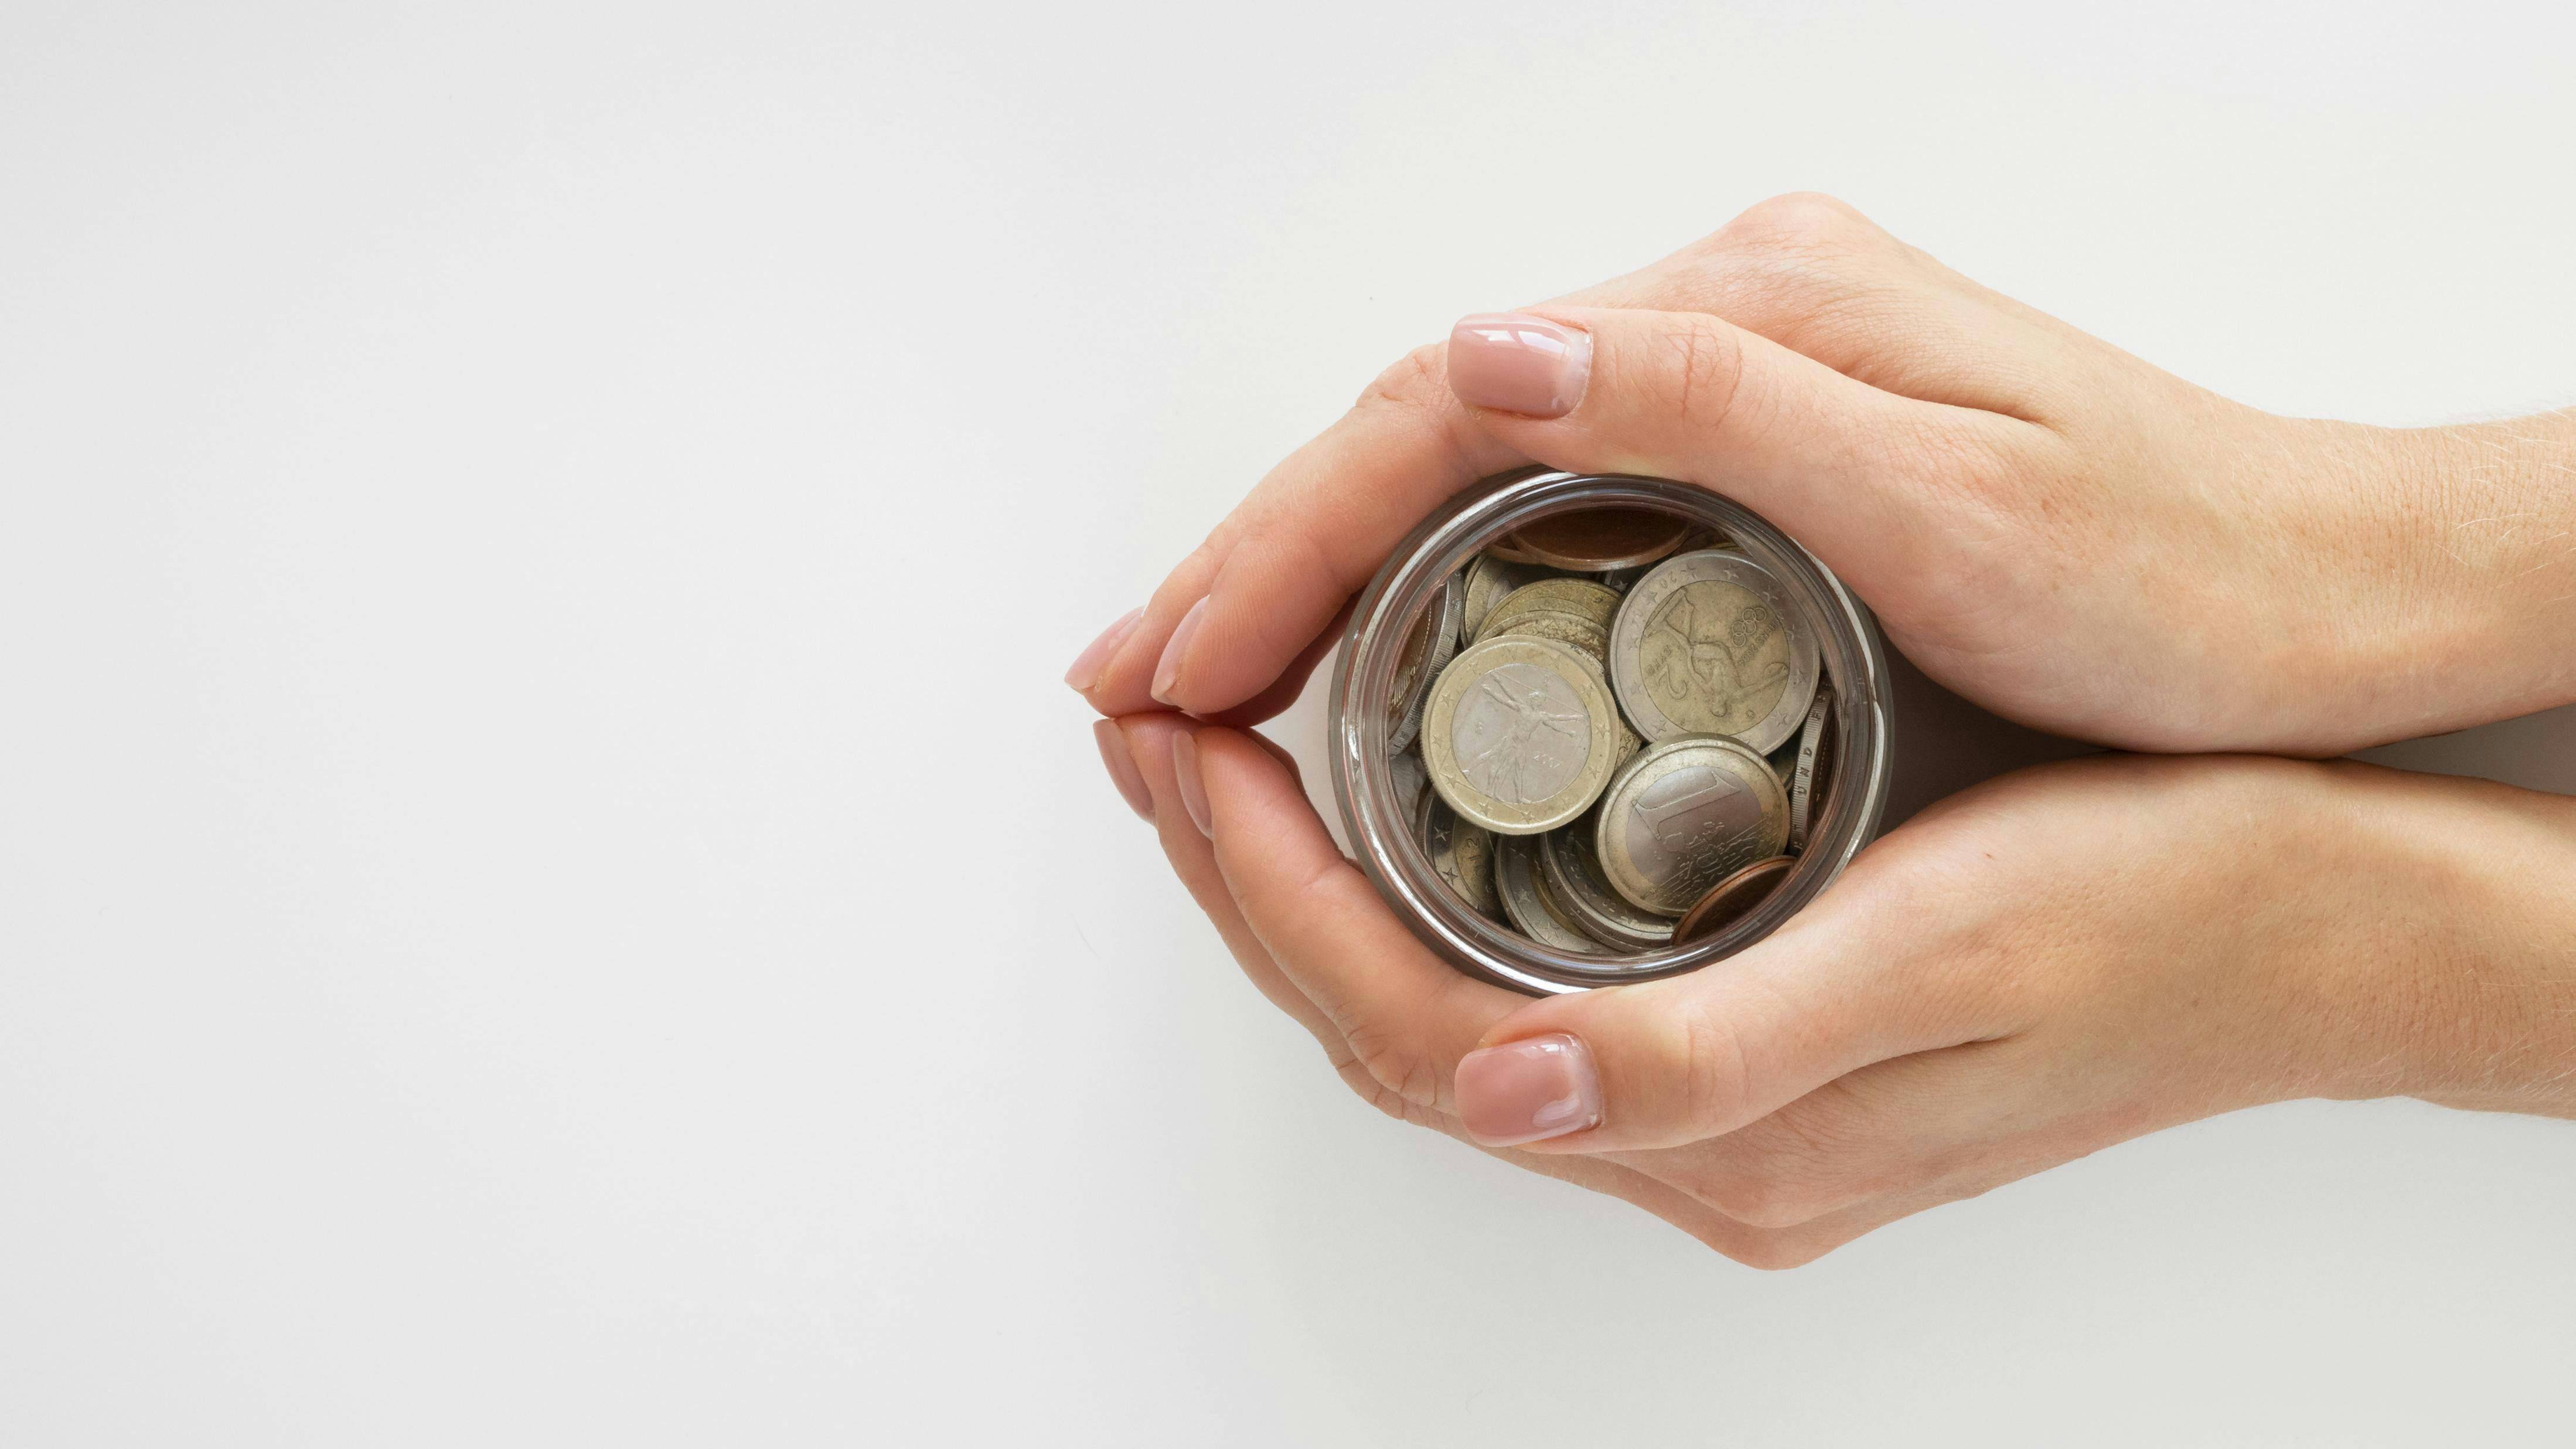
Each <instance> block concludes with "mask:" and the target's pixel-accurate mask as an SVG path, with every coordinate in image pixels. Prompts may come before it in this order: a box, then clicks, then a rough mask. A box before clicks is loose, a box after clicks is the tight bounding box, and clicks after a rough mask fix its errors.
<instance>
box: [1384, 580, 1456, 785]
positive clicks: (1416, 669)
mask: <svg viewBox="0 0 2576 1449" xmlns="http://www.w3.org/2000/svg"><path fill="white" fill-rule="evenodd" d="M1466 607H1467V576H1466V574H1465V573H1464V572H1463V571H1461V572H1459V573H1454V574H1451V575H1450V576H1449V577H1448V578H1447V579H1445V580H1443V581H1442V583H1441V585H1440V592H1438V593H1436V594H1433V595H1432V596H1431V601H1430V602H1429V603H1427V604H1425V605H1424V606H1423V609H1422V617H1420V618H1418V619H1416V620H1414V621H1413V630H1412V632H1411V633H1408V634H1407V635H1405V636H1404V649H1403V652H1401V653H1399V654H1398V655H1396V658H1395V684H1394V687H1393V688H1392V689H1391V690H1389V691H1388V693H1387V717H1386V747H1387V748H1388V749H1390V750H1400V749H1403V748H1404V747H1405V746H1406V745H1409V744H1411V743H1413V737H1414V736H1415V735H1417V734H1419V733H1421V731H1422V705H1423V701H1424V700H1426V699H1428V698H1429V697H1430V695H1431V682H1432V681H1433V680H1434V679H1437V678H1438V677H1439V675H1440V670H1441V668H1442V667H1443V666H1445V665H1446V664H1448V662H1449V660H1450V658H1451V657H1452V656H1454V655H1455V654H1456V653H1457V652H1458V618H1459V615H1460V614H1461V613H1463V612H1464V611H1465V610H1466Z"/></svg>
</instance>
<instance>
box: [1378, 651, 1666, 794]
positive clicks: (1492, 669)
mask: <svg viewBox="0 0 2576 1449" xmlns="http://www.w3.org/2000/svg"><path fill="white" fill-rule="evenodd" d="M1620 733H1621V731H1620V729H1619V710H1618V706H1616V705H1614V704H1612V703H1611V702H1610V691H1609V690H1608V689H1607V688H1606V687H1605V686H1604V685H1603V684H1602V682H1601V677H1600V675H1598V674H1597V673H1595V672H1594V671H1593V667H1592V664H1591V663H1590V661H1588V660H1586V659H1585V658H1584V657H1583V656H1582V655H1581V654H1580V653H1578V652H1576V651H1575V650H1573V649H1571V648H1569V647H1567V646H1566V645H1563V644H1559V643H1557V642H1555V641H1554V640H1552V639H1530V638H1524V637H1522V636H1520V635H1517V634H1506V635H1503V636H1502V637H1500V638H1495V639H1488V640H1485V641H1484V642H1483V643H1481V644H1478V645H1475V646H1474V647H1472V648H1470V649H1468V650H1467V651H1466V652H1465V653H1463V654H1460V655H1459V656H1458V657H1457V659H1456V660H1454V661H1452V662H1451V663H1450V665H1449V667H1448V668H1447V669H1445V670H1443V671H1441V674H1440V679H1439V682H1438V683H1437V684H1435V685H1433V686H1432V689H1431V701H1430V704H1429V706H1428V707H1427V708H1426V709H1425V710H1424V713H1423V723H1422V763H1423V764H1424V765H1426V766H1428V767H1429V768H1430V771H1431V788H1432V789H1434V790H1437V791H1439V792H1440V798H1442V799H1443V800H1446V801H1448V802H1449V804H1450V807H1451V808H1453V809H1455V810H1456V811H1457V812H1458V813H1459V814H1460V815H1462V816H1464V817H1465V818H1467V819H1469V820H1472V821H1474V822H1475V823H1477V824H1478V825H1481V826H1484V827H1485V828H1486V829H1487V830H1491V831H1494V832H1496V833H1497V834H1502V835H1536V834H1538V833H1539V832H1540V831H1543V830H1553V829H1555V828H1556V827H1557V826H1560V825H1563V824H1564V823H1565V822H1567V821H1569V820H1571V819H1573V818H1574V817H1575V816H1577V815H1580V814H1582V813H1583V812H1584V810H1585V808H1587V807H1588V806H1590V805H1591V804H1592V802H1593V801H1595V800H1597V799H1599V798H1601V788H1602V786H1604V785H1606V784H1608V783H1609V781H1610V772H1611V771H1612V770H1613V769H1615V768H1617V765H1618V749H1619V737H1620Z"/></svg>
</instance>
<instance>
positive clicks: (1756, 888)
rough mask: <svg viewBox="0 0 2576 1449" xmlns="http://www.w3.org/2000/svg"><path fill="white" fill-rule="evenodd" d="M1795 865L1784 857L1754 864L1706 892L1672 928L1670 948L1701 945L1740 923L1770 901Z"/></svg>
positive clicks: (1792, 860)
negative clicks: (1774, 891)
mask: <svg viewBox="0 0 2576 1449" xmlns="http://www.w3.org/2000/svg"><path fill="white" fill-rule="evenodd" d="M1797 863H1798V862H1797V861H1796V860H1795V859H1794V858H1792V857H1790V856H1786V855H1775V856H1773V857H1771V858H1770V859H1769V860H1757V861H1755V862H1753V863H1752V864H1751V865H1748V866H1746V867H1745V868H1744V869H1742V870H1739V871H1737V872H1736V873H1735V874H1733V875H1731V876H1728V877H1727V878H1726V879H1724V880H1722V881H1719V882H1718V883H1717V884H1715V885H1713V886H1710V887H1709V888H1708V894H1707V895H1704V896H1701V897H1700V898H1699V904H1697V905H1695V906H1693V907H1691V908H1690V910H1689V911H1688V912H1687V913H1686V914H1684V915H1683V916H1682V923H1681V924H1680V925H1678V926H1675V927H1673V944H1674V945H1676V946H1686V945H1689V944H1690V943H1691V942H1693V941H1705V940H1707V939H1708V938H1709V937H1711V936H1714V935H1716V934H1717V933H1718V932H1720V931H1723V930H1725V929H1726V928H1727V927H1729V926H1732V925H1734V924H1735V923H1736V922H1738V921H1740V920H1743V919H1744V918H1745V916H1747V915H1748V914H1750V913H1751V912H1752V910H1753V908H1754V907H1755V906H1758V905H1760V904H1762V903H1763V902H1764V901H1766V900H1768V899H1770V897H1771V892H1772V891H1773V890H1775V889H1777V888H1778V887H1779V884H1780V882H1782V881H1784V880H1787V879H1788V878H1789V868H1790V867H1791V866H1794V865H1796V864H1797Z"/></svg>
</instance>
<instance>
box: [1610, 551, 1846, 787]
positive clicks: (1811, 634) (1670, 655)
mask: <svg viewBox="0 0 2576 1449" xmlns="http://www.w3.org/2000/svg"><path fill="white" fill-rule="evenodd" d="M1817 666H1818V659H1817V651H1816V633H1815V627H1814V625H1813V624H1811V623H1810V622H1809V621H1808V618H1807V616H1806V615H1805V614H1804V613H1802V612H1800V610H1799V609H1798V606H1797V605H1796V603H1795V602H1794V601H1793V600H1792V599H1791V597H1790V595H1789V592H1788V590H1787V588H1786V587H1785V586H1783V585H1782V584H1781V583H1780V581H1779V580H1778V579H1776V578H1774V577H1772V575H1771V573H1770V572H1769V571H1768V570H1766V569H1764V568H1763V567H1762V566H1761V565H1760V564H1757V563H1755V562H1754V561H1753V560H1752V559H1751V558H1748V557H1746V556H1745V555H1743V554H1740V553H1730V552H1728V551H1726V550H1723V549H1704V550H1702V551H1700V552H1698V553H1686V554H1683V555H1681V556H1679V557H1678V558H1671V559H1666V560H1665V561H1664V562H1663V563H1661V564H1658V565H1656V567H1655V570H1654V572H1652V573H1650V574H1648V575H1646V576H1645V577H1644V578H1643V579H1641V580H1639V581H1638V582H1637V585H1636V587H1634V588H1632V589H1630V590H1629V591H1628V593H1627V596H1626V597H1625V598H1624V599H1623V600H1621V602H1620V605H1619V614H1618V617H1617V619H1616V620H1614V621H1613V622H1612V624H1611V626H1610V683H1611V687H1612V688H1613V690H1615V691H1616V693H1617V694H1618V698H1619V705H1620V708H1621V709H1623V710H1625V711H1626V712H1627V716H1628V720H1629V722H1630V723H1632V724H1634V725H1635V726H1636V727H1637V732H1638V733H1639V734H1642V735H1644V736H1645V737H1646V738H1647V739H1649V740H1667V739H1671V738H1672V737H1674V736H1675V735H1684V734H1719V735H1730V736H1733V737H1734V738H1737V739H1740V740H1742V741H1743V742H1744V743H1746V744H1748V745H1750V746H1752V747H1753V749H1754V750H1755V751H1756V752H1767V751H1769V750H1772V749H1775V748H1777V747H1778V746H1779V744H1780V742H1781V741H1783V740H1785V739H1787V738H1789V736H1790V735H1792V734H1794V733H1796V732H1797V729H1798V726H1799V724H1800V723H1801V722H1803V721H1804V720H1805V719H1806V717H1807V705H1808V703H1809V702H1810V701H1811V700H1813V699H1814V698H1815V693H1816V680H1817Z"/></svg>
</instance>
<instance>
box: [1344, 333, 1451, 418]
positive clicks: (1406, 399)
mask: <svg viewBox="0 0 2576 1449" xmlns="http://www.w3.org/2000/svg"><path fill="white" fill-rule="evenodd" d="M1448 362H1449V344H1448V343H1446V342H1426V343H1424V344H1422V345H1421V346H1420V347H1417V348H1415V349H1413V350H1412V351H1411V352H1408V353H1406V354H1404V355H1403V356H1402V357H1399V358H1397V359H1396V360H1395V361H1394V362H1393V363H1390V364H1389V365H1388V366H1387V369H1386V370H1385V371H1384V372H1381V373H1379V374H1378V375H1377V378H1376V380H1374V381H1372V382H1371V383H1370V384H1369V385H1368V388H1367V389H1366V390H1365V391H1363V392H1362V393H1361V394H1360V396H1359V401H1358V402H1356V403H1354V404H1353V405H1352V406H1353V407H1355V408H1373V407H1398V408H1417V407H1437V406H1439V403H1440V399H1441V398H1443V397H1445V396H1447V394H1448V391H1449V381H1448Z"/></svg>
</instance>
